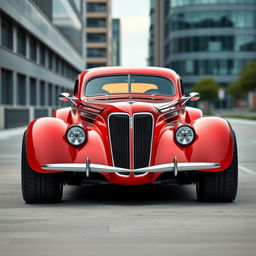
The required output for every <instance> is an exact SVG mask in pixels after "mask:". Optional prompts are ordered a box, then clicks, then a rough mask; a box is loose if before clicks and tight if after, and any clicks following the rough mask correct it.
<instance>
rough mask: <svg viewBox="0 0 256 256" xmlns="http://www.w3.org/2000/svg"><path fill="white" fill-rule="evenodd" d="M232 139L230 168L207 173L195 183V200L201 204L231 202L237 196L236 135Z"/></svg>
mask: <svg viewBox="0 0 256 256" xmlns="http://www.w3.org/2000/svg"><path fill="white" fill-rule="evenodd" d="M232 132H233V138H234V140H233V141H234V145H233V148H234V153H233V160H232V162H231V164H230V166H229V167H228V168H227V169H226V170H224V171H222V172H217V173H208V174H207V175H205V176H202V177H200V178H199V179H198V181H197V183H196V192H197V198H198V200H199V201H201V202H232V201H234V200H235V198H236V195H237V187H238V161H237V143H236V135H235V132H234V131H232Z"/></svg>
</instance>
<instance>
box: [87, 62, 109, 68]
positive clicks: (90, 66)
mask: <svg viewBox="0 0 256 256" xmlns="http://www.w3.org/2000/svg"><path fill="white" fill-rule="evenodd" d="M104 66H106V63H87V68H99V67H104Z"/></svg>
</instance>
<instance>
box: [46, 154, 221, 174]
mask: <svg viewBox="0 0 256 256" xmlns="http://www.w3.org/2000/svg"><path fill="white" fill-rule="evenodd" d="M219 167H220V164H218V163H203V162H194V163H178V162H177V160H176V157H175V158H174V161H173V162H172V163H169V164H160V165H154V166H148V167H144V168H139V169H134V170H131V169H125V168H119V167H114V166H108V165H101V164H92V163H90V161H89V159H88V158H87V160H86V163H84V164H78V163H71V164H69V163H63V164H61V163H60V164H44V165H42V166H41V168H42V169H43V170H51V171H64V172H84V173H86V176H87V177H89V174H90V173H91V172H97V173H116V172H127V173H130V172H133V173H137V172H138V173H141V172H173V173H174V176H177V174H178V172H183V171H197V170H210V169H216V168H219Z"/></svg>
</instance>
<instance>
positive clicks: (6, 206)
mask: <svg viewBox="0 0 256 256" xmlns="http://www.w3.org/2000/svg"><path fill="white" fill-rule="evenodd" d="M231 123H232V125H233V127H234V129H235V131H236V134H237V139H238V145H239V164H240V168H239V169H240V173H239V192H238V197H237V200H236V201H235V202H234V203H228V204H219V203H215V204H209V203H199V202H198V201H197V200H196V194H195V187H194V186H192V185H186V186H164V187H163V186H157V185H154V186H146V187H133V188H132V187H119V186H112V185H109V186H100V187H98V186H88V187H76V186H70V187H65V190H64V201H63V203H61V204H57V205H28V204H25V203H24V202H23V200H22V196H21V187H20V149H21V137H22V130H18V131H17V130H15V131H13V132H9V131H8V132H0V255H1V256H7V255H8V256H9V255H19V256H23V255H26V256H27V255H35V256H41V255H55V256H56V255H63V256H64V255H69V256H70V255H71V256H75V255H86V256H89V255H129V256H135V255H140V256H141V255H147V256H151V255H152V256H153V255H154V256H155V255H168V256H169V255H174V256H176V255H177V256H179V255H186V256H187V255H203V256H206V255H214V256H216V255H225V256H226V255H232V256H234V255H237V256H247V255H253V256H255V255H256V154H255V149H256V122H253V121H242V120H231Z"/></svg>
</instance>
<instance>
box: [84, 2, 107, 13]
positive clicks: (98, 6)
mask: <svg viewBox="0 0 256 256" xmlns="http://www.w3.org/2000/svg"><path fill="white" fill-rule="evenodd" d="M106 11H107V9H106V4H105V3H87V12H106Z"/></svg>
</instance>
